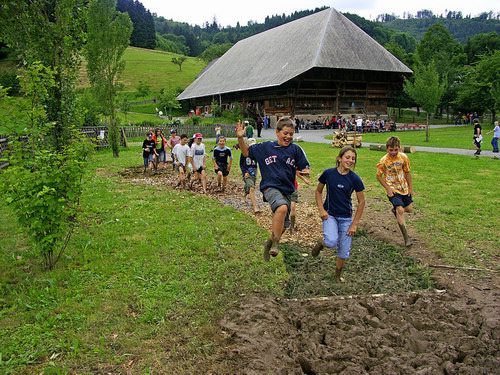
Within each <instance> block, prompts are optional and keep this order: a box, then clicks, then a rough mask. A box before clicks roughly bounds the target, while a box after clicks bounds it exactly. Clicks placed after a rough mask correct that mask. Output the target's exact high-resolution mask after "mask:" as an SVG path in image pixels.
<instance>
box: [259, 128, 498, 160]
mask: <svg viewBox="0 0 500 375" xmlns="http://www.w3.org/2000/svg"><path fill="white" fill-rule="evenodd" d="M434 126H435V127H443V126H442V125H431V127H434ZM331 134H332V130H301V131H300V133H299V134H298V135H300V136H301V137H302V139H304V141H305V142H315V143H326V144H330V143H331V141H330V140H328V139H325V136H327V135H331ZM389 134H392V133H389ZM262 138H264V139H276V137H275V136H274V129H263V130H262ZM371 144H379V143H367V142H363V147H369V146H370V145H371ZM483 144H484V143H483ZM415 149H416V150H417V151H421V152H435V153H443V154H455V155H468V156H474V152H475V150H472V149H471V150H464V149H460V148H440V147H426V146H415ZM480 156H481V157H485V156H486V157H493V152H492V151H491V150H483V151H481V155H480ZM497 156H498V157H500V155H497Z"/></svg>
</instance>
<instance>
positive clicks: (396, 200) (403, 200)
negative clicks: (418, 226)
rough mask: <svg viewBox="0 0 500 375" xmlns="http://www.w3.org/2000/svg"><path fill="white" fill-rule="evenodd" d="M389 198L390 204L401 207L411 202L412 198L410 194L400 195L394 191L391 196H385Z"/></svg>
mask: <svg viewBox="0 0 500 375" xmlns="http://www.w3.org/2000/svg"><path fill="white" fill-rule="evenodd" d="M387 198H389V201H391V203H392V205H393V206H394V207H397V206H401V207H407V206H409V205H410V204H412V203H413V199H412V198H411V195H410V194H408V195H402V194H398V193H394V195H393V196H392V197H389V196H387Z"/></svg>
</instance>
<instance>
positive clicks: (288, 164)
mask: <svg viewBox="0 0 500 375" xmlns="http://www.w3.org/2000/svg"><path fill="white" fill-rule="evenodd" d="M248 156H249V157H250V158H252V159H254V160H255V161H257V163H258V164H259V169H260V174H261V176H262V180H261V182H260V191H262V192H264V190H266V189H268V188H274V189H277V190H279V191H281V192H282V193H283V194H286V195H289V194H292V193H293V192H294V191H295V187H294V186H293V181H294V180H295V171H296V170H297V169H298V170H303V169H305V168H309V161H308V160H307V156H306V153H305V152H304V150H302V148H301V147H300V146H297V145H296V144H295V143H291V144H290V145H288V146H280V145H279V144H278V142H277V141H272V142H271V141H268V142H263V143H257V144H255V145H252V146H250V147H249V148H248Z"/></svg>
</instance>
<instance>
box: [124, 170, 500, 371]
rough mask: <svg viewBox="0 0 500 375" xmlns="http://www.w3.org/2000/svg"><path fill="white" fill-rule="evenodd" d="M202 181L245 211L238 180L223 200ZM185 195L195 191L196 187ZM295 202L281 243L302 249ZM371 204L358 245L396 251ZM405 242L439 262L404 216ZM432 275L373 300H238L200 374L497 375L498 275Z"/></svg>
mask: <svg viewBox="0 0 500 375" xmlns="http://www.w3.org/2000/svg"><path fill="white" fill-rule="evenodd" d="M138 171H140V168H136V169H131V170H127V171H124V173H123V175H124V176H125V177H127V178H129V179H131V181H132V182H133V183H140V184H144V183H147V184H154V185H163V186H170V187H174V188H175V185H176V178H175V177H174V176H173V175H172V173H171V172H167V170H165V171H161V172H160V173H159V174H158V175H156V176H143V175H142V171H140V172H138ZM169 171H170V170H169ZM210 179H211V181H212V182H210V184H209V195H210V196H212V197H214V198H216V199H219V200H220V201H221V202H223V203H225V204H230V205H232V206H234V207H236V208H238V209H243V210H248V211H249V207H248V205H247V204H246V203H244V202H243V190H242V188H241V186H242V184H241V182H240V181H237V180H235V181H231V183H230V186H229V187H228V189H227V191H226V192H224V193H222V192H219V191H218V189H217V186H216V185H215V183H214V182H213V181H214V178H213V176H210ZM192 189H193V190H194V191H195V192H196V191H197V192H200V191H201V188H200V187H199V186H197V185H196V184H195V185H194V186H193V188H192ZM302 201H303V203H301V204H300V205H299V210H298V220H297V222H298V231H297V232H296V233H294V234H287V235H285V238H284V240H285V242H286V241H288V242H290V243H291V244H299V245H300V246H304V247H305V248H309V247H310V246H311V244H312V243H314V241H315V240H316V239H317V238H320V236H321V225H320V220H319V218H318V217H317V216H318V215H317V213H316V210H315V208H314V201H313V195H312V191H311V190H308V189H305V190H304V191H303V194H302ZM374 203H377V202H374ZM378 203H382V202H378ZM260 205H261V207H262V209H263V213H262V214H260V215H257V216H256V219H257V221H258V223H259V224H260V225H262V226H263V227H265V228H269V227H270V215H269V209H268V208H267V206H265V205H264V204H263V202H262V201H260ZM373 206H376V204H373ZM378 206H380V207H384V208H381V209H379V210H376V209H374V208H372V207H370V202H368V207H367V209H366V211H365V215H364V217H363V220H362V221H363V228H364V231H365V232H366V233H367V237H373V238H376V239H378V240H383V241H385V242H387V243H389V244H395V245H401V243H402V240H401V235H400V233H399V232H398V231H397V225H396V222H395V220H394V218H393V217H392V215H391V214H390V212H389V206H388V203H387V205H386V206H384V205H383V204H379V205H378ZM410 234H411V235H412V236H413V238H415V239H416V243H415V245H414V246H413V247H412V248H411V249H409V250H406V255H409V256H412V257H414V258H415V259H416V260H417V262H419V263H420V264H422V265H424V266H425V265H431V264H438V263H440V262H439V259H437V258H436V256H434V255H433V254H432V253H431V252H430V251H429V250H428V249H427V248H426V247H425V243H424V241H422V240H419V236H418V233H415V232H414V231H412V227H411V218H410ZM285 246H286V245H285ZM323 258H324V259H326V258H327V257H326V256H324V257H323ZM325 261H326V260H325ZM395 277H397V274H396V275H395ZM432 277H433V279H434V281H435V283H436V285H437V289H436V290H426V291H416V292H404V293H394V292H392V293H388V294H376V295H373V294H364V295H356V294H359V293H353V292H352V290H351V291H350V292H351V293H352V294H351V295H344V296H340V295H337V296H330V297H319V298H310V299H308V298H302V299H277V298H274V297H273V296H269V295H250V296H245V297H242V301H241V304H240V306H239V307H238V308H237V309H234V310H232V311H228V312H227V314H226V315H225V317H224V318H223V319H222V320H221V321H220V335H219V336H218V337H216V338H214V342H219V343H220V345H221V347H220V350H218V351H216V353H214V354H213V355H212V356H210V357H209V358H206V361H204V363H200V365H199V373H211V374H419V375H424V374H447V375H450V374H464V375H465V374H500V370H499V369H500V350H499V348H500V328H499V316H500V293H499V290H500V288H499V275H498V273H494V272H477V271H466V270H458V269H439V268H438V269H433V273H432ZM348 282H349V281H348ZM190 371H192V370H190Z"/></svg>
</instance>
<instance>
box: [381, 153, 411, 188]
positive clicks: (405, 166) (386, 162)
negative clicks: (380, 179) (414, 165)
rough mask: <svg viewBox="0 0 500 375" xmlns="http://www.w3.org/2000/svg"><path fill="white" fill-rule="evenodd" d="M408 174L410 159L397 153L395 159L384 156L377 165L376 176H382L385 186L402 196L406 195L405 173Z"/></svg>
mask: <svg viewBox="0 0 500 375" xmlns="http://www.w3.org/2000/svg"><path fill="white" fill-rule="evenodd" d="M408 172H410V159H409V158H408V156H406V154H404V153H402V152H398V154H397V155H396V156H395V157H391V156H390V155H389V154H386V155H384V156H382V158H381V159H380V161H379V162H378V164H377V175H378V176H384V178H385V182H386V183H387V185H389V186H390V187H391V188H392V190H394V191H395V192H396V193H399V194H402V195H408V182H407V181H406V178H405V173H408Z"/></svg>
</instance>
